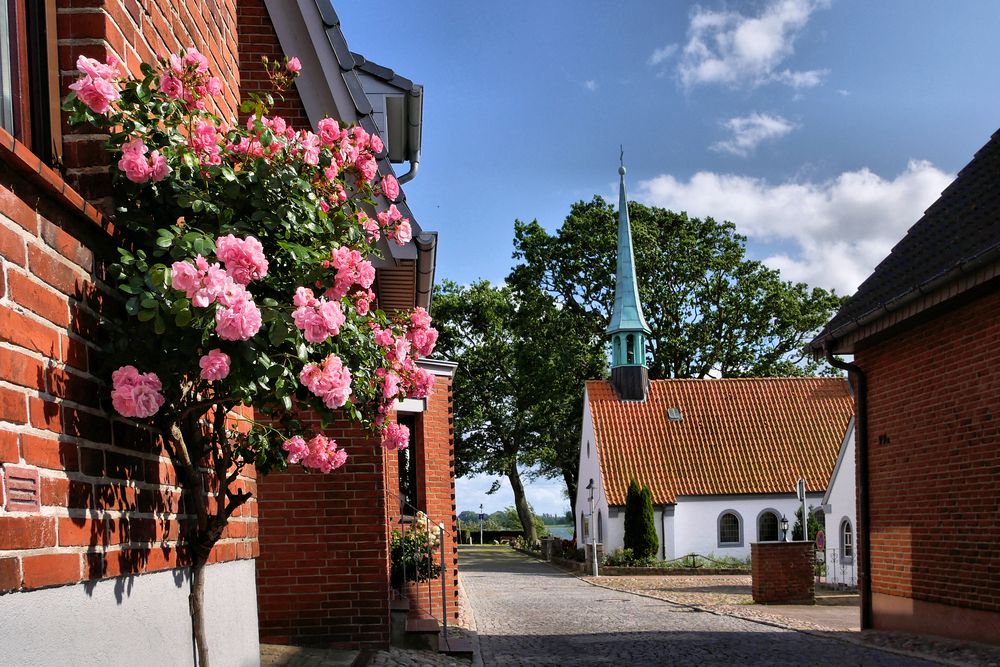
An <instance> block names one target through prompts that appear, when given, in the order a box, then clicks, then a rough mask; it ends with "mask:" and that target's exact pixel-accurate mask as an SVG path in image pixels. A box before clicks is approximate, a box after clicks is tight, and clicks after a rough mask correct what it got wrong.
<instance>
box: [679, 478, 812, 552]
mask: <svg viewBox="0 0 1000 667" xmlns="http://www.w3.org/2000/svg"><path fill="white" fill-rule="evenodd" d="M822 500H823V496H822V495H821V494H808V495H807V504H809V505H812V506H813V507H819V505H820V503H821V502H822ZM800 506H801V503H799V501H798V499H796V497H795V496H794V495H793V494H789V495H788V496H752V497H748V496H707V497H703V496H686V497H682V498H678V499H677V505H676V507H675V510H674V535H675V536H676V543H675V545H674V557H675V558H678V557H680V556H684V555H687V554H691V553H695V554H701V555H705V556H708V555H712V554H715V555H718V556H734V557H736V558H749V556H750V544H751V543H753V542H756V541H758V537H757V517H758V515H760V514H761V513H762V512H763V511H764V510H775V511H776V512H777V514H778V517H779V518H780V517H781V516H785V517H787V518H788V526H789V532H791V527H792V525H794V524H795V510H796V509H798V508H799V507H800ZM726 511H735V512H736V514H737V516H738V517H739V518H740V529H741V530H740V541H739V543H737V544H726V545H722V544H720V543H719V518H720V517H721V516H722V514H723V513H724V512H726Z"/></svg>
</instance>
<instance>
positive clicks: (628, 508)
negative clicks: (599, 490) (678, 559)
mask: <svg viewBox="0 0 1000 667" xmlns="http://www.w3.org/2000/svg"><path fill="white" fill-rule="evenodd" d="M624 542H625V548H626V549H627V550H628V551H629V553H630V554H631V556H632V557H633V558H634V559H637V560H644V559H648V558H652V557H654V556H655V555H656V551H657V549H659V548H660V540H659V538H658V537H657V536H656V520H655V515H654V514H653V494H652V492H651V491H650V490H649V487H648V486H642V487H640V486H639V482H637V481H636V480H635V478H632V480H631V481H630V482H629V484H628V491H627V493H626V495H625V539H624Z"/></svg>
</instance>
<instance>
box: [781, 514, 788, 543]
mask: <svg viewBox="0 0 1000 667" xmlns="http://www.w3.org/2000/svg"><path fill="white" fill-rule="evenodd" d="M787 537H788V517H786V516H785V515H784V514H782V515H781V541H782V542H787V541H788V539H787Z"/></svg>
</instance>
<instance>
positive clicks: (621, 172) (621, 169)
mask: <svg viewBox="0 0 1000 667" xmlns="http://www.w3.org/2000/svg"><path fill="white" fill-rule="evenodd" d="M618 148H619V149H621V153H619V155H618V162H619V164H620V165H621V166H619V167H618V173H619V175H621V176H624V175H625V146H624V145H622V144H618Z"/></svg>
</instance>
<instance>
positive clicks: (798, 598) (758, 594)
mask: <svg viewBox="0 0 1000 667" xmlns="http://www.w3.org/2000/svg"><path fill="white" fill-rule="evenodd" d="M750 562H751V567H752V568H753V601H754V602H756V603H757V604H812V603H813V602H814V601H815V595H816V589H815V578H814V576H815V575H814V570H813V567H814V564H815V562H816V545H815V544H813V543H812V542H754V543H752V544H751V545H750Z"/></svg>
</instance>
